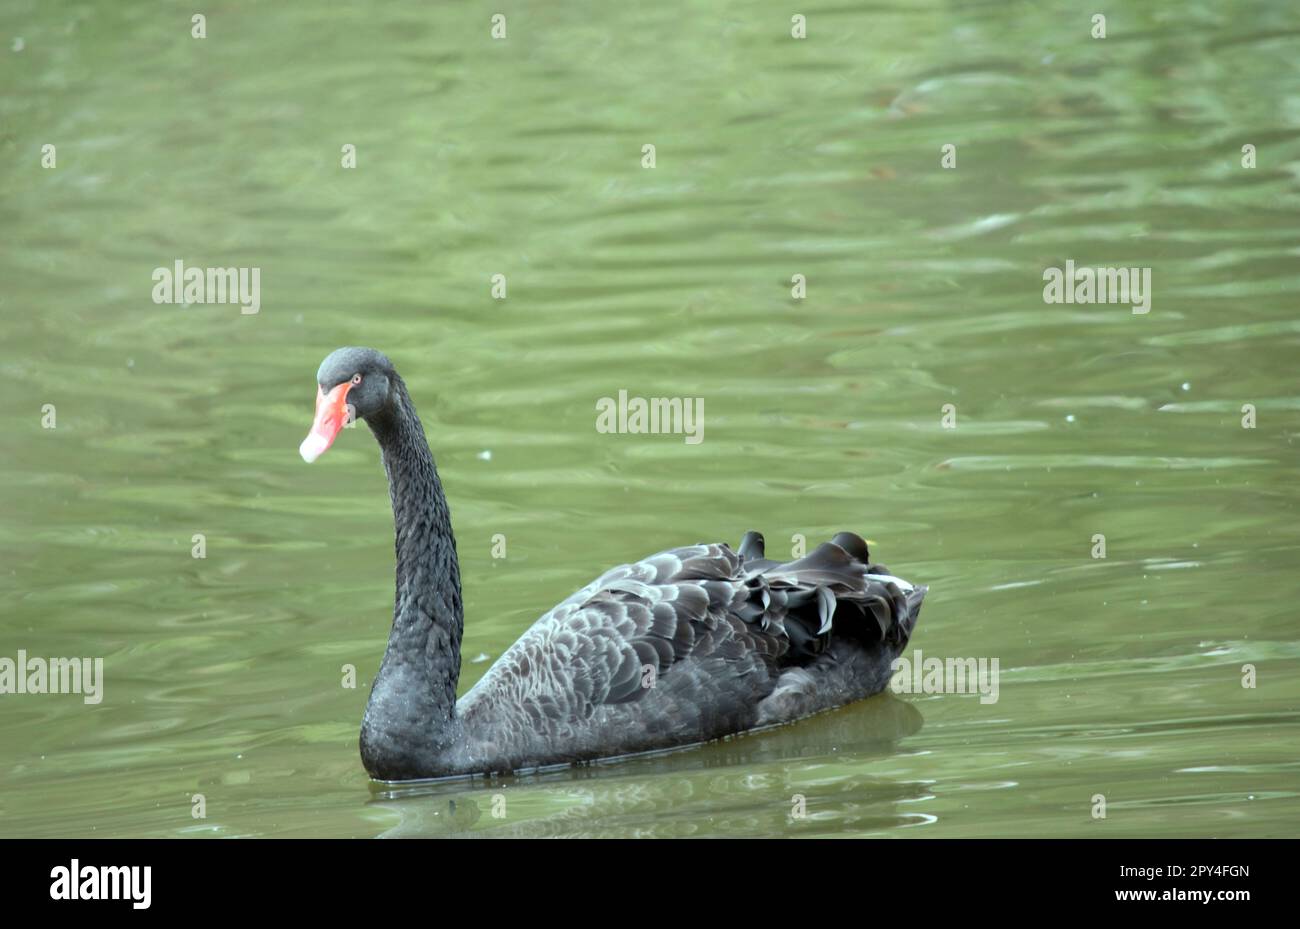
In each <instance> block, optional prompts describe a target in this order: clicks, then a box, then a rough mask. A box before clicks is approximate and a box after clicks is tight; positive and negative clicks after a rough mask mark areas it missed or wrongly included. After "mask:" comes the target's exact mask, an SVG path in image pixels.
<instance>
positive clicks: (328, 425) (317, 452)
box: [298, 381, 352, 462]
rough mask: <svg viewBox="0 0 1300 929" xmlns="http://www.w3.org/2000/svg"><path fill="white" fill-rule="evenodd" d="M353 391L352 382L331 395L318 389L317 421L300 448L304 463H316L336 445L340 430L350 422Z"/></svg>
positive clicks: (332, 391) (334, 390)
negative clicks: (349, 399) (350, 402)
mask: <svg viewBox="0 0 1300 929" xmlns="http://www.w3.org/2000/svg"><path fill="white" fill-rule="evenodd" d="M351 389H352V382H351V381H344V382H343V383H342V384H339V385H338V386H337V387H335V388H334V389H333V390H331V391H330V392H329V393H325V391H324V389H323V388H320V387H317V388H316V419H315V420H314V421H313V422H312V424H311V432H309V433H307V438H305V439H303V440H302V444H301V445H299V446H298V454H299V455H302V460H303V461H306V462H312V461H315V460H316V459H317V458H319V457H320V456H321V455H323V454H325V449H327V448H329V447H330V446H331V445H333V444H334V439H335V438H336V437H337V436H338V434H339V430H341V429H342V428H343V426H344V425H345V424H346V423H347V421H348V391H349V390H351Z"/></svg>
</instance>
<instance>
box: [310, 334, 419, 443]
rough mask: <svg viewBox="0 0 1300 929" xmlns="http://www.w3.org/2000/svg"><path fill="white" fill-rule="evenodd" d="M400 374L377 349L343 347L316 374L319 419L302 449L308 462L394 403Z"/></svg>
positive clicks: (321, 365)
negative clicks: (347, 428) (352, 427)
mask: <svg viewBox="0 0 1300 929" xmlns="http://www.w3.org/2000/svg"><path fill="white" fill-rule="evenodd" d="M396 380H397V372H396V371H394V370H393V363H392V362H391V361H389V360H388V357H387V356H386V355H384V353H383V352H377V351H375V350H374V349H373V348H355V347H349V348H339V349H335V350H334V351H332V352H330V353H329V355H327V356H326V357H325V360H324V361H322V362H321V363H320V369H319V370H318V371H317V372H316V384H317V390H316V418H315V420H314V421H313V422H312V424H311V432H309V433H307V438H305V439H303V440H302V445H300V446H298V454H300V455H302V457H303V460H304V461H315V460H316V459H317V458H319V457H320V456H321V455H322V454H324V452H325V449H327V448H329V447H330V446H331V445H333V444H334V439H335V438H336V437H337V436H338V434H339V432H340V431H341V430H342V429H343V427H344V426H345V425H347V424H348V423H350V422H354V421H356V420H358V419H365V418H366V417H368V416H373V415H375V414H376V413H379V412H381V411H383V410H386V409H388V408H389V407H390V406H391V405H392V403H393V385H394V383H395V382H396Z"/></svg>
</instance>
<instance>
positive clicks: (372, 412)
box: [317, 348, 926, 780]
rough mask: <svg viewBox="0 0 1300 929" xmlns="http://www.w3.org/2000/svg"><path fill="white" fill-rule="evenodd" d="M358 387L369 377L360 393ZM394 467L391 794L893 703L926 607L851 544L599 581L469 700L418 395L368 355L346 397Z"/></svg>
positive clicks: (341, 357) (648, 568) (701, 559)
mask: <svg viewBox="0 0 1300 929" xmlns="http://www.w3.org/2000/svg"><path fill="white" fill-rule="evenodd" d="M358 375H360V377H359V378H358ZM350 379H351V380H352V383H354V384H355V385H356V386H355V387H353V388H352V389H351V390H352V392H351V394H350V395H349V399H350V400H351V402H352V403H353V404H354V406H355V414H356V416H357V417H359V418H363V419H365V420H366V422H367V423H368V424H369V425H370V428H371V430H372V431H373V433H374V435H375V438H376V439H377V440H378V442H379V445H380V447H381V449H382V451H383V460H384V468H385V470H386V472H387V474H388V480H389V489H390V496H391V498H392V505H393V517H394V525H395V549H396V562H397V577H396V594H395V602H394V609H393V626H392V630H391V632H390V634H389V639H388V647H387V651H386V652H385V654H384V659H383V663H382V664H381V666H380V670H379V673H378V675H377V676H376V679H375V682H374V685H373V687H372V690H371V694H370V701H369V704H368V706H367V708H366V714H365V718H364V720H363V722H362V727H361V755H362V760H363V762H364V764H365V766H366V770H367V771H369V772H370V774H371V775H372V776H373V777H376V778H379V779H383V780H400V779H408V778H423V777H437V776H442V775H451V774H466V773H483V772H491V771H508V770H517V769H521V768H533V767H538V766H545V765H551V764H560V763H566V762H576V761H583V760H590V759H595V758H605V757H612V756H618V755H623V754H629V753H633V752H640V751H648V750H654V749H663V748H670V747H675V746H681V745H689V744H692V743H696V742H702V741H707V740H710V739H714V738H718V737H721V736H725V735H730V734H733V733H737V732H743V731H746V730H749V729H753V728H756V727H760V726H766V725H772V724H776V723H783V722H789V721H791V720H793V719H797V718H800V717H802V716H807V715H809V714H811V713H814V712H817V711H819V710H823V709H827V708H829V707H834V706H839V705H842V704H845V703H848V702H851V701H853V700H857V699H859V698H861V697H865V696H868V695H870V694H872V693H876V692H878V691H879V690H881V689H882V688H883V687H884V686H885V684H886V683H887V681H888V680H889V677H890V673H891V672H890V663H891V662H892V661H893V659H894V658H895V657H897V655H898V654H899V652H900V651H901V650H902V648H903V647H904V646H905V645H906V644H907V642H908V639H909V637H910V636H911V634H912V630H913V628H914V626H915V623H916V620H917V616H918V614H919V611H920V606H921V601H922V598H923V597H924V595H925V591H926V588H924V587H913V586H912V585H911V584H908V583H907V582H906V581H902V580H900V579H898V578H895V577H893V576H892V575H890V574H889V572H888V570H886V569H885V568H884V567H883V566H880V565H876V564H872V563H871V560H870V555H869V551H868V547H867V543H866V542H865V541H864V540H863V539H862V538H861V537H860V536H858V535H855V534H854V533H851V532H841V533H839V534H838V535H836V536H835V537H834V538H833V539H832V540H831V541H829V542H824V543H822V544H821V545H819V546H818V547H817V548H816V549H814V550H813V551H812V552H810V553H808V554H807V555H806V556H804V557H803V558H800V559H798V560H795V561H791V562H785V563H782V562H778V561H775V560H771V559H769V558H767V557H766V553H765V546H764V543H763V537H762V536H761V535H760V534H759V533H757V532H752V531H751V532H748V533H746V534H745V536H744V538H743V539H742V541H741V543H740V545H739V546H738V547H737V548H736V549H732V548H731V547H730V546H728V545H727V544H725V543H720V542H719V543H701V544H697V545H690V546H685V547H682V548H676V549H672V550H670V551H665V552H660V553H658V554H655V555H651V556H649V557H648V558H645V559H642V560H641V561H638V562H635V563H633V564H625V565H620V566H619V567H616V568H613V569H611V570H609V571H606V572H605V573H604V574H603V575H601V576H600V577H599V578H598V579H597V580H595V581H593V582H592V583H590V584H588V585H587V586H586V587H584V588H583V589H582V590H579V591H578V592H576V593H574V594H573V595H572V596H570V597H568V598H567V599H565V600H564V601H563V602H562V603H560V604H558V605H557V606H555V607H554V608H553V609H551V610H550V611H549V612H547V613H546V614H545V615H543V616H542V617H541V618H540V619H538V620H537V622H536V623H534V624H533V625H532V627H530V628H529V629H528V630H527V631H526V632H524V634H523V635H522V636H520V638H519V640H518V641H516V642H515V644H514V645H512V646H511V647H510V648H509V649H508V650H507V651H506V652H505V653H504V654H503V655H502V656H501V657H500V658H499V659H497V661H496V662H495V663H494V664H493V665H492V667H491V668H489V669H488V671H487V673H486V674H485V675H484V676H483V677H482V678H481V679H480V680H479V681H478V683H476V684H475V685H474V687H472V688H471V689H470V690H469V692H468V693H466V694H465V695H464V696H463V697H461V698H460V699H459V700H457V699H456V685H457V682H458V681H459V676H460V641H461V633H462V628H463V625H462V623H463V613H462V600H461V587H460V575H459V566H458V562H457V559H456V544H455V540H454V537H453V534H452V529H451V518H450V512H449V510H448V507H447V501H446V497H445V496H444V494H443V491H442V485H441V482H440V481H439V478H438V473H437V469H436V467H435V466H434V462H433V457H432V455H431V454H430V452H429V447H428V443H427V442H426V440H425V436H424V430H423V428H422V427H421V425H420V420H419V417H418V416H417V415H416V413H415V409H414V406H413V404H412V403H411V399H410V396H409V394H408V393H407V390H406V386H405V384H404V383H403V382H402V379H401V377H400V376H398V374H397V372H396V371H395V370H394V369H393V367H392V364H391V363H390V362H389V361H388V359H387V358H386V357H385V356H383V355H382V354H380V353H379V352H376V351H373V350H371V349H360V348H349V349H339V350H338V351H336V352H334V353H333V354H331V355H330V356H329V357H328V358H326V359H325V361H324V362H323V363H322V365H321V367H320V370H319V372H318V374H317V380H318V381H319V383H320V387H321V391H322V393H328V392H329V391H330V390H331V389H333V388H334V387H336V386H337V385H339V384H342V383H344V382H345V381H349V380H350Z"/></svg>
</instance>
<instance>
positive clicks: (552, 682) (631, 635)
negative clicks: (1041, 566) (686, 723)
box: [458, 533, 923, 731]
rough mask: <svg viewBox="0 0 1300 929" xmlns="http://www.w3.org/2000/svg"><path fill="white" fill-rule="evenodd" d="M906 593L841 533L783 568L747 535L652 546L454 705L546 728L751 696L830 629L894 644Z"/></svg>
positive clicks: (902, 624)
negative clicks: (660, 691)
mask: <svg viewBox="0 0 1300 929" xmlns="http://www.w3.org/2000/svg"><path fill="white" fill-rule="evenodd" d="M922 593H923V592H922ZM911 595H913V590H912V588H911V585H908V584H906V582H903V581H899V580H898V579H897V578H894V577H892V576H890V575H888V572H887V571H885V570H884V569H883V568H879V566H876V565H871V564H870V563H869V561H868V558H867V545H866V542H864V541H863V540H862V539H861V538H859V537H858V536H856V535H853V534H851V533H840V535H838V536H836V537H835V540H834V541H833V542H827V543H825V544H823V545H822V546H820V547H819V548H818V549H817V550H815V551H814V552H813V553H811V554H810V555H808V556H807V557H805V558H802V559H799V560H798V561H794V562H789V563H784V564H783V563H778V562H774V561H769V560H767V559H766V558H764V556H763V544H762V537H761V536H759V535H758V534H757V533H749V534H748V535H746V537H745V540H744V542H742V544H741V546H740V549H739V551H735V550H733V549H732V548H731V547H730V546H728V545H727V544H725V543H712V544H700V545H691V546H687V547H684V548H677V549H672V550H670V551H665V552H660V553H658V554H656V555H651V556H650V557H648V558H645V559H643V560H641V561H638V562H636V563H634V564H627V565H620V566H619V567H617V568H614V569H612V570H610V571H607V572H606V573H605V574H603V575H601V576H600V577H599V578H597V579H596V580H595V581H593V582H592V583H591V584H588V585H587V586H586V587H584V588H582V590H580V591H578V592H577V593H575V594H573V595H572V596H570V597H568V598H567V599H565V600H564V601H563V602H562V603H560V604H559V605H557V606H556V607H555V608H554V609H552V610H551V611H550V612H548V613H547V614H545V615H544V616H542V617H541V618H540V619H539V620H538V621H537V622H536V623H535V624H534V625H533V626H532V627H531V628H530V629H529V630H528V631H527V632H525V633H524V635H523V636H521V637H520V639H519V640H518V641H517V642H516V643H515V644H514V645H513V646H511V648H510V649H509V650H508V651H506V653H505V654H503V655H502V656H501V658H500V659H499V660H498V661H497V662H496V663H495V664H494V665H493V666H492V667H491V668H490V669H489V670H488V672H487V673H486V674H485V675H484V677H483V678H482V679H481V680H480V681H479V682H478V684H476V685H475V686H474V688H473V689H472V690H471V691H470V692H469V693H468V694H466V695H465V697H464V698H462V700H461V703H460V705H459V706H458V710H459V712H460V713H461V714H462V715H463V716H465V717H467V718H472V716H473V715H474V714H475V713H476V712H484V711H487V712H491V713H492V714H493V715H496V714H503V715H507V716H517V717H518V718H519V722H520V723H521V724H531V725H530V728H533V729H534V731H548V730H551V731H553V730H554V729H555V726H556V725H557V724H558V725H559V726H561V727H562V726H564V725H569V724H575V723H580V722H581V721H582V720H585V719H589V718H590V717H591V716H592V715H593V714H594V713H595V712H596V711H597V710H598V709H599V708H600V707H601V706H607V705H612V704H622V703H630V702H633V701H637V700H641V699H644V698H645V696H646V695H647V694H648V693H649V692H650V691H651V689H652V688H655V687H661V686H662V687H667V688H669V689H670V690H671V691H673V692H675V693H680V697H679V698H678V699H679V700H689V699H690V693H691V692H692V691H695V692H698V693H699V694H700V696H701V699H706V698H707V699H714V700H717V699H718V698H719V694H725V695H726V696H727V699H728V700H736V699H748V700H753V701H757V700H759V699H761V698H762V697H763V696H765V695H766V694H767V693H769V692H770V691H771V689H772V687H773V686H774V681H775V678H776V676H777V673H778V672H779V671H781V670H783V669H784V668H787V667H791V666H796V665H799V664H802V663H806V662H808V661H811V660H812V659H813V658H815V657H816V656H817V655H818V654H820V653H821V652H822V651H823V650H824V649H825V647H826V645H827V643H828V642H829V640H830V637H831V633H832V629H833V628H835V629H837V631H838V634H842V635H853V636H855V637H858V638H860V639H862V640H863V641H864V642H865V643H866V644H871V643H873V642H879V641H881V640H882V639H890V640H893V641H906V637H907V636H908V635H910V632H911V628H910V623H912V622H915V609H913V608H912V604H911V602H910V599H911ZM915 601H916V603H915V605H916V607H919V601H920V597H919V596H915ZM686 668H689V670H684V669H686ZM674 675H678V676H677V677H674ZM489 708H491V709H489ZM525 716H526V717H527V719H525V718H524V717H525Z"/></svg>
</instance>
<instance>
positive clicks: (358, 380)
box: [352, 374, 361, 385]
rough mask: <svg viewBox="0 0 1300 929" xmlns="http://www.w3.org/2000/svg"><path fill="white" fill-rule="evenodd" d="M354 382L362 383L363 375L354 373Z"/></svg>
mask: <svg viewBox="0 0 1300 929" xmlns="http://www.w3.org/2000/svg"><path fill="white" fill-rule="evenodd" d="M352 383H353V384H354V385H355V384H360V383H361V375H360V374H354V375H352Z"/></svg>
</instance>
